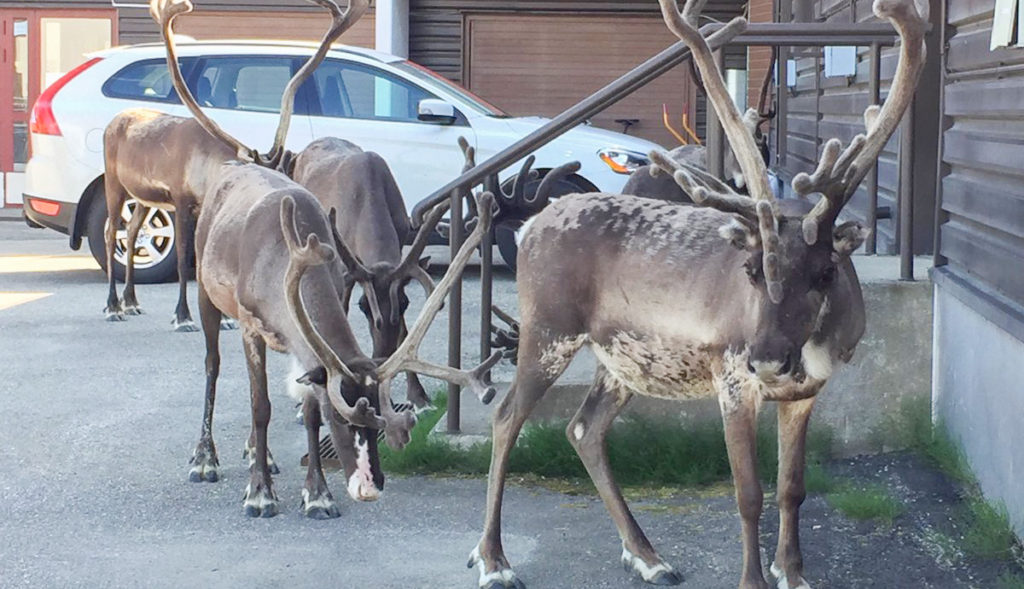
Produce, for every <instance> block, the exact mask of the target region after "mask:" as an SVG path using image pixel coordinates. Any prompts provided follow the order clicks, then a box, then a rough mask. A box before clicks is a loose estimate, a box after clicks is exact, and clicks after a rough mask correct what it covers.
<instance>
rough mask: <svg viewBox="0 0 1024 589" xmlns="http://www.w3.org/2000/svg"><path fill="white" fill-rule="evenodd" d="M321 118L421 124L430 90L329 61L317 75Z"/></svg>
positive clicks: (389, 76)
mask: <svg viewBox="0 0 1024 589" xmlns="http://www.w3.org/2000/svg"><path fill="white" fill-rule="evenodd" d="M313 81H314V83H315V84H316V96H317V97H318V98H319V102H320V114H321V115H322V116H326V117H338V118H348V119H369V120H381V121H399V122H419V119H418V118H417V114H418V110H419V108H418V107H419V102H420V101H421V100H423V99H424V98H435V96H434V95H433V94H431V93H429V92H427V91H426V90H424V89H422V88H420V87H418V86H416V85H414V84H410V83H409V82H407V81H405V80H402V79H401V78H398V77H396V76H392V75H390V74H388V73H386V72H382V71H380V70H377V69H375V68H372V67H368V66H364V65H361V64H355V63H345V62H342V61H339V60H328V61H325V62H324V63H323V64H322V65H321V66H320V67H318V68H317V70H316V72H314V74H313Z"/></svg>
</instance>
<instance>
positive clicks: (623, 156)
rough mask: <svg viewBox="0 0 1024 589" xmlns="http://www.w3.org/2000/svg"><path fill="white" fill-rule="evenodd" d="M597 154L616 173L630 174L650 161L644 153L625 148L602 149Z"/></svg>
mask: <svg viewBox="0 0 1024 589" xmlns="http://www.w3.org/2000/svg"><path fill="white" fill-rule="evenodd" d="M597 155H598V157H600V158H601V161H602V162H604V163H606V164H608V167H609V168H611V169H612V171H613V172H615V173H616V174H632V173H633V172H634V171H636V169H637V168H639V167H641V166H646V165H647V164H649V163H651V160H649V159H647V156H646V155H644V154H642V153H638V152H636V151H629V150H626V149H613V148H608V149H602V150H601V151H599V152H597Z"/></svg>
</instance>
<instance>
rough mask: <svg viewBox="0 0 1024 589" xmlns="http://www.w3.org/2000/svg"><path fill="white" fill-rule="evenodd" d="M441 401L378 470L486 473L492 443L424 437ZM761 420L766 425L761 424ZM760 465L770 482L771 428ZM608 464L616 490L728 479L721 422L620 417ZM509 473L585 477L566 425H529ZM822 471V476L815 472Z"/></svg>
mask: <svg viewBox="0 0 1024 589" xmlns="http://www.w3.org/2000/svg"><path fill="white" fill-rule="evenodd" d="M446 404H447V399H446V397H445V396H444V395H443V394H439V395H437V397H436V398H435V400H434V405H435V406H436V409H434V410H431V411H429V412H426V413H424V414H421V415H420V416H419V423H418V424H417V425H416V428H415V429H414V430H413V432H412V439H411V441H410V443H409V444H408V445H407V446H406V447H405V449H404V450H402V451H400V452H395V451H392V450H391V449H390V448H387V447H383V446H382V448H381V464H382V466H383V468H384V470H385V471H386V472H391V473H397V474H431V473H436V474H448V475H475V474H482V473H486V472H487V469H488V466H489V464H490V455H491V448H490V443H489V442H487V443H482V444H478V445H475V446H473V447H471V448H458V447H455V446H453V445H450V444H448V442H446V441H445V440H443V439H439V438H430V437H428V434H429V432H430V430H431V429H433V427H434V425H435V424H437V422H438V421H439V420H440V419H441V417H442V416H443V415H444V411H445V407H446ZM765 421H767V420H765ZM757 440H758V466H759V469H760V473H761V477H762V479H763V480H766V481H768V482H770V483H774V482H775V479H776V476H777V472H776V460H777V453H778V449H777V441H776V432H775V427H774V424H768V423H767V422H764V423H762V424H761V425H760V427H759V428H758V433H757ZM831 445H832V435H831V431H829V430H824V429H817V428H814V429H812V430H811V431H810V432H809V434H808V441H807V449H808V450H807V455H808V464H810V465H811V467H812V468H814V469H818V470H816V471H815V472H818V471H820V466H819V463H820V462H821V461H823V460H825V459H826V458H827V456H828V453H829V449H830V447H831ZM608 459H609V461H610V462H611V465H612V470H613V471H614V472H615V478H616V479H617V480H618V482H619V484H621V485H623V486H626V487H629V486H686V487H698V486H706V485H710V484H713V483H717V482H721V481H726V480H728V479H729V477H730V474H731V472H730V470H729V458H728V454H727V453H726V448H725V438H724V436H723V431H722V424H721V423H720V422H717V421H715V422H709V423H706V424H698V425H692V426H686V427H684V426H683V425H681V424H679V423H677V422H672V421H670V420H667V419H666V420H652V419H642V418H631V417H630V418H626V419H623V420H622V421H620V422H618V423H616V424H615V425H614V426H613V427H612V429H611V431H610V432H609V434H608ZM509 472H510V473H512V474H521V475H536V476H539V477H547V478H565V479H588V478H589V477H587V472H586V470H585V469H584V467H583V464H582V463H581V462H580V460H579V457H578V456H577V455H576V451H575V450H574V449H573V448H572V446H571V445H570V444H569V441H568V440H567V439H566V436H565V423H564V422H563V423H552V424H528V425H527V426H526V427H525V428H523V432H522V434H521V435H520V438H519V442H518V444H517V445H516V447H515V448H514V449H513V451H512V454H511V456H510V457H509ZM820 472H822V473H823V472H824V471H820Z"/></svg>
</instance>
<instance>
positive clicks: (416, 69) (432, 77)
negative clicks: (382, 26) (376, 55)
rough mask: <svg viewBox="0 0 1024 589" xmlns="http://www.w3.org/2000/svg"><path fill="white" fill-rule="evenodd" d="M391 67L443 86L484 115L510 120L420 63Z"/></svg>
mask: <svg viewBox="0 0 1024 589" xmlns="http://www.w3.org/2000/svg"><path fill="white" fill-rule="evenodd" d="M391 65H393V66H394V67H396V68H398V69H400V70H402V71H403V72H405V73H407V74H409V75H411V76H413V77H414V78H416V79H418V80H420V81H423V82H427V83H428V84H432V85H439V86H442V87H443V88H444V89H445V90H446V91H447V92H450V93H452V94H454V95H456V96H458V97H459V99H461V100H463V101H465V102H467V103H468V104H469V105H471V106H472V107H474V108H476V109H477V110H478V111H480V112H481V113H482V114H484V115H487V116H489V117H497V118H503V119H504V118H509V117H510V116H511V115H509V114H508V113H506V112H505V111H503V110H501V109H500V108H498V107H496V106H494V105H493V104H491V103H490V102H487V101H486V100H484V99H483V98H480V97H479V96H477V95H476V94H473V93H472V92H470V91H469V90H466V89H465V88H463V87H462V86H459V85H458V84H456V83H454V82H452V81H451V80H449V79H447V78H445V77H444V76H441V75H440V74H438V73H437V72H434V71H432V70H429V69H427V68H425V67H423V66H421V65H419V64H418V63H413V62H411V61H402V62H398V63H394V64H391Z"/></svg>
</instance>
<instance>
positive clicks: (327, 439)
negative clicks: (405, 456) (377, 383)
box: [299, 403, 416, 470]
mask: <svg viewBox="0 0 1024 589" xmlns="http://www.w3.org/2000/svg"><path fill="white" fill-rule="evenodd" d="M391 406H392V407H394V409H395V411H396V412H399V413H401V412H402V411H415V410H416V407H415V406H414V405H413V404H412V403H392V404H391ZM377 441H378V442H383V441H384V432H383V431H379V432H377ZM319 452H320V464H321V465H322V466H323V467H324V468H333V469H335V470H341V460H338V453H337V452H335V451H334V444H333V443H331V435H330V434H326V435H324V436H323V437H322V438H320V444H319ZM299 463H300V464H301V465H302V466H309V453H306V454H303V455H302V460H300V461H299Z"/></svg>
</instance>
